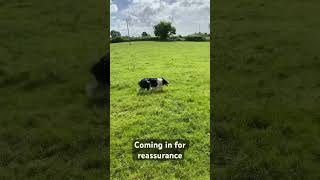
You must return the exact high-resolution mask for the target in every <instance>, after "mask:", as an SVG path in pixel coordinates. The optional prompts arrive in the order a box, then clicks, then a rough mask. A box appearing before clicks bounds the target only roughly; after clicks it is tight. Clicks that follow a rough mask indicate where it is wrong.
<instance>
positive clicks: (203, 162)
mask: <svg viewBox="0 0 320 180" xmlns="http://www.w3.org/2000/svg"><path fill="white" fill-rule="evenodd" d="M209 47H210V43H209V42H134V43H132V44H131V45H130V44H129V43H120V44H111V90H110V93H111V96H110V98H111V99H110V101H111V105H110V106H111V126H110V128H111V178H114V179H117V178H118V179H158V178H161V179H175V178H176V179H181V178H182V179H209V173H210V171H209V152H210V151H209V139H210V128H209V127H210V126H209V123H210V121H209V98H210V74H209V73H210V62H209V54H210V49H209ZM145 77H164V78H165V79H167V80H168V81H169V82H170V84H169V86H168V87H164V90H163V92H157V93H151V94H143V95H138V94H137V92H138V91H137V89H138V82H139V80H141V79H142V78H145ZM136 138H138V139H150V138H154V139H179V138H180V139H187V140H189V141H190V146H191V147H190V148H189V149H188V150H187V151H186V153H185V160H183V161H162V162H159V161H134V160H132V155H131V145H132V141H133V140H134V139H136Z"/></svg>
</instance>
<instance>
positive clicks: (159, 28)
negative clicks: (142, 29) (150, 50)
mask: <svg viewBox="0 0 320 180" xmlns="http://www.w3.org/2000/svg"><path fill="white" fill-rule="evenodd" d="M153 28H154V35H155V36H157V37H159V38H160V39H161V40H166V39H167V38H168V37H169V36H170V35H172V34H176V28H175V27H174V26H172V25H171V23H170V22H165V21H161V22H160V23H159V24H157V25H155V26H154V27H153Z"/></svg>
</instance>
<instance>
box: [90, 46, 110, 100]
mask: <svg viewBox="0 0 320 180" xmlns="http://www.w3.org/2000/svg"><path fill="white" fill-rule="evenodd" d="M90 73H91V74H92V75H93V77H94V78H95V82H93V83H90V84H88V85H87V87H86V91H87V95H88V96H89V97H95V98H97V97H106V92H107V91H106V90H107V87H108V86H110V54H109V52H107V54H106V55H104V56H102V57H101V58H100V60H99V61H98V62H97V63H95V64H94V65H93V66H92V67H91V69H90Z"/></svg>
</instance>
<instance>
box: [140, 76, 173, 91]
mask: <svg viewBox="0 0 320 180" xmlns="http://www.w3.org/2000/svg"><path fill="white" fill-rule="evenodd" d="M168 84H169V82H168V81H166V80H165V79H164V78H144V79H142V80H141V81H140V82H139V86H140V88H141V89H147V90H150V89H160V88H161V87H162V86H168Z"/></svg>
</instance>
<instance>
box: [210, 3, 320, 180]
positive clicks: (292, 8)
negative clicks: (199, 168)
mask: <svg viewBox="0 0 320 180" xmlns="http://www.w3.org/2000/svg"><path fill="white" fill-rule="evenodd" d="M319 6H320V2H319V1H312V0H311V1H299V0H291V1H289V0H280V1H272V2H269V1H265V0H261V1H251V0H241V1H231V0H227V1H216V3H214V6H212V7H213V11H212V13H213V17H214V18H213V19H212V20H213V22H212V24H213V25H214V27H215V28H214V29H212V31H213V32H214V34H215V36H214V38H213V48H214V52H215V54H214V56H213V60H214V69H213V72H214V74H211V77H212V78H213V86H214V91H213V92H214V98H213V107H214V108H213V116H214V123H213V126H214V132H213V135H214V145H213V155H214V158H213V159H214V161H213V162H214V169H213V172H214V177H215V178H216V179H319V178H320V171H319V167H320V158H319V157H320V156H319V152H320V138H319V137H320V134H319V132H320V131H319V130H320V123H319V122H320V121H319V119H320V113H319V104H320V71H319V69H320V54H319V46H320V44H319V42H320V41H319V40H320V36H319V33H318V32H319V30H320V23H319V21H318V18H317V17H319V10H318V7H319Z"/></svg>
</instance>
